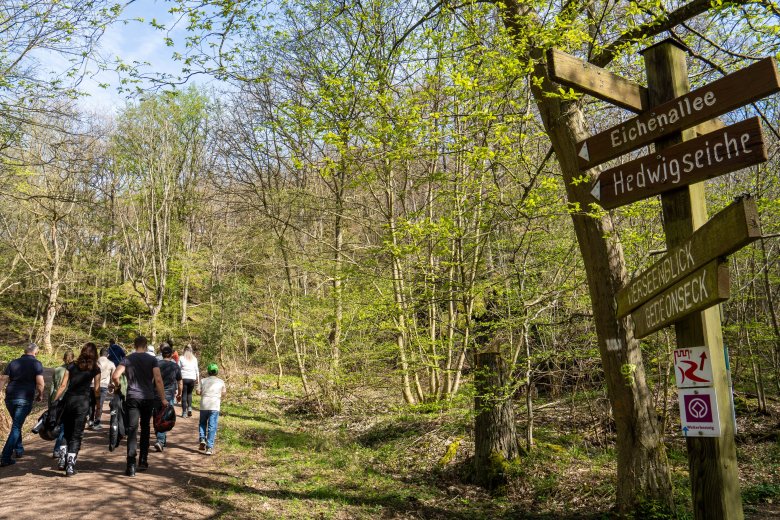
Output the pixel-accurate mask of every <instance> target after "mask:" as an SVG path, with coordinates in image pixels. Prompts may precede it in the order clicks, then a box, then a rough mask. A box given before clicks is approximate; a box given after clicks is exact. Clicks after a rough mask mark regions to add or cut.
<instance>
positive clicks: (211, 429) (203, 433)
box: [198, 410, 219, 448]
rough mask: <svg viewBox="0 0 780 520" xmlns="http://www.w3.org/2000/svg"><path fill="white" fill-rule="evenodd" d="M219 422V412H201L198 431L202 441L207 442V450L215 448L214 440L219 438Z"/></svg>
mask: <svg viewBox="0 0 780 520" xmlns="http://www.w3.org/2000/svg"><path fill="white" fill-rule="evenodd" d="M218 420H219V410H201V411H200V423H199V424H198V430H199V432H200V439H201V440H203V439H205V440H206V448H213V447H214V440H215V439H216V438H217V421H218Z"/></svg>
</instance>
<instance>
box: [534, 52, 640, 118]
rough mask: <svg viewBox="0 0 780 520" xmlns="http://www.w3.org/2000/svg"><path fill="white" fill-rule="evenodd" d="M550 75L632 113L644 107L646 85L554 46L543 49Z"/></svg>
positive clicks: (561, 82)
mask: <svg viewBox="0 0 780 520" xmlns="http://www.w3.org/2000/svg"><path fill="white" fill-rule="evenodd" d="M547 64H548V66H549V72H550V77H551V78H552V79H553V80H555V81H556V82H558V83H560V84H561V85H565V86H567V87H572V88H574V89H576V90H578V91H581V92H584V93H586V94H590V95H591V96H594V97H596V98H598V99H601V100H603V101H606V102H608V103H612V104H614V105H617V106H619V107H621V108H625V109H627V110H631V111H632V112H641V111H642V110H644V109H645V108H646V106H647V87H643V86H642V85H640V84H638V83H634V82H633V81H631V80H628V79H625V78H623V77H621V76H619V75H617V74H615V73H613V72H610V71H608V70H606V69H602V68H601V67H597V66H596V65H592V64H590V63H588V62H587V61H584V60H581V59H579V58H577V57H575V56H572V55H571V54H567V53H565V52H563V51H559V50H558V49H550V50H549V51H547Z"/></svg>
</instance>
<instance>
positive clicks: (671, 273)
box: [617, 196, 761, 318]
mask: <svg viewBox="0 0 780 520" xmlns="http://www.w3.org/2000/svg"><path fill="white" fill-rule="evenodd" d="M760 236H761V225H760V223H759V218H758V209H757V208H756V203H755V201H754V200H753V199H752V198H751V197H750V196H743V197H740V198H739V199H737V200H736V201H735V202H733V203H732V204H730V205H729V206H727V207H726V208H724V209H722V210H721V211H719V212H718V213H717V214H715V216H713V217H712V218H711V219H710V220H708V221H707V222H706V223H705V224H704V225H703V226H702V227H700V228H699V229H697V230H696V231H695V232H694V233H693V235H691V236H690V237H689V238H687V239H686V240H684V241H683V242H682V243H680V244H679V245H677V246H676V247H673V248H671V249H670V250H669V251H668V252H667V253H666V254H665V255H664V256H662V257H661V259H660V260H658V261H657V262H656V263H654V264H653V265H652V266H651V267H650V268H649V269H647V270H645V271H643V272H642V273H641V274H640V275H638V276H636V277H635V278H633V279H632V280H631V281H630V282H629V283H628V284H627V285H626V286H625V287H624V288H623V289H621V290H620V291H618V293H617V313H618V316H619V317H621V318H622V317H623V316H625V315H627V314H628V313H630V312H631V311H633V310H634V309H636V308H637V307H639V306H641V305H643V304H644V303H645V302H647V301H648V300H650V299H651V298H653V297H654V296H655V295H657V294H658V293H660V292H661V291H663V290H664V289H665V288H667V287H669V286H670V285H671V284H673V283H675V282H677V281H678V280H680V279H682V278H683V277H685V276H687V275H689V274H690V273H692V272H693V271H695V270H696V269H699V268H700V267H701V266H703V265H704V264H706V263H708V262H711V261H713V260H715V259H716V258H720V257H723V256H726V255H730V254H731V253H733V252H735V251H738V250H740V249H741V248H743V247H744V246H746V245H748V244H749V243H751V242H753V241H755V240H758V238H759V237H760Z"/></svg>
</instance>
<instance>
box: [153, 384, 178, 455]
mask: <svg viewBox="0 0 780 520" xmlns="http://www.w3.org/2000/svg"><path fill="white" fill-rule="evenodd" d="M174 397H176V387H174V388H171V389H170V390H165V399H166V400H167V401H168V404H170V405H173V398H174ZM160 406H162V403H160ZM167 438H168V432H158V433H157V442H159V443H160V446H163V447H164V446H165V441H166V439H167Z"/></svg>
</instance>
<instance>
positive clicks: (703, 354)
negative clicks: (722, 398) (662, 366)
mask: <svg viewBox="0 0 780 520" xmlns="http://www.w3.org/2000/svg"><path fill="white" fill-rule="evenodd" d="M709 358H710V355H709V349H708V348H707V347H687V348H678V349H677V350H675V351H674V377H675V379H676V380H677V388H699V387H709V386H712V381H713V379H712V362H711V361H710V360H709Z"/></svg>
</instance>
